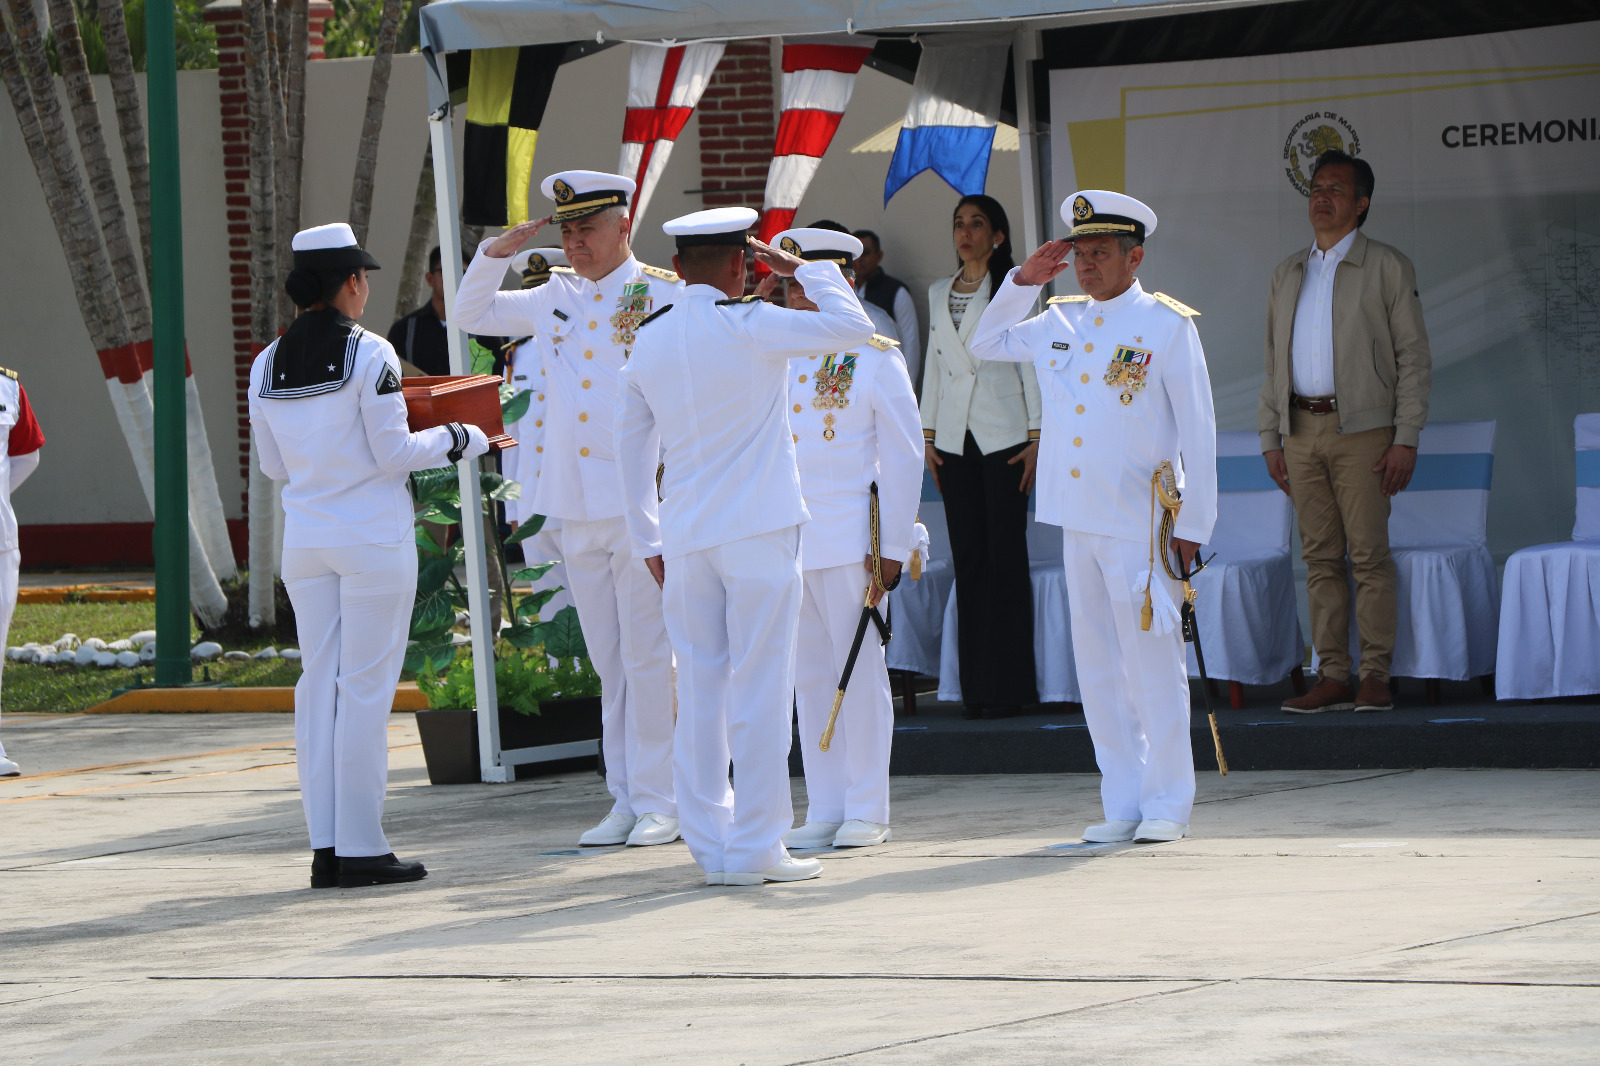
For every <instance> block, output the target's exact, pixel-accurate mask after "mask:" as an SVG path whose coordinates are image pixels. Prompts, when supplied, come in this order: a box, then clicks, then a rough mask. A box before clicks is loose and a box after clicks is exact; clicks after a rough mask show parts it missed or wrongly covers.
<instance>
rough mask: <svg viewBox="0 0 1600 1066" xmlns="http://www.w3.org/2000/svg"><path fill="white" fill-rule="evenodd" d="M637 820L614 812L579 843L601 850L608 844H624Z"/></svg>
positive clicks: (579, 840)
mask: <svg viewBox="0 0 1600 1066" xmlns="http://www.w3.org/2000/svg"><path fill="white" fill-rule="evenodd" d="M634 821H635V819H634V817H633V815H631V814H622V813H621V812H619V811H612V812H611V813H610V814H608V815H606V816H605V817H604V818H602V819H600V824H599V825H597V826H595V827H594V828H593V829H591V830H589V831H588V832H587V833H585V834H583V836H581V837H579V838H578V843H579V845H581V846H582V847H586V848H600V847H604V846H606V845H607V844H623V843H626V842H627V840H628V834H629V833H631V832H633V823H634Z"/></svg>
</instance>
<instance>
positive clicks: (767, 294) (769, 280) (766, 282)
mask: <svg viewBox="0 0 1600 1066" xmlns="http://www.w3.org/2000/svg"><path fill="white" fill-rule="evenodd" d="M782 280H783V279H782V278H780V277H779V276H778V275H776V274H768V275H767V276H766V277H764V278H762V279H761V281H760V283H759V284H758V285H756V295H757V296H759V297H761V298H762V299H763V300H768V299H771V298H772V294H773V293H775V292H777V291H778V282H780V281H782Z"/></svg>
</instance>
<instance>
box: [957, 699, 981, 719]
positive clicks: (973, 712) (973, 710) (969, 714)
mask: <svg viewBox="0 0 1600 1066" xmlns="http://www.w3.org/2000/svg"><path fill="white" fill-rule="evenodd" d="M961 717H963V718H965V719H966V720H967V721H969V722H970V721H972V720H974V719H977V718H982V717H983V708H982V707H980V706H978V705H977V704H976V703H963V704H962V705H961Z"/></svg>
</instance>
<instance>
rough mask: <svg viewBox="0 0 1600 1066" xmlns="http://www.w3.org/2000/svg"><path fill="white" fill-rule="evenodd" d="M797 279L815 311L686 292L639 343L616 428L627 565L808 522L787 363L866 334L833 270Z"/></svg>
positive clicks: (841, 347)
mask: <svg viewBox="0 0 1600 1066" xmlns="http://www.w3.org/2000/svg"><path fill="white" fill-rule="evenodd" d="M795 276H796V277H797V278H799V279H800V282H801V284H803V285H804V286H805V289H806V295H807V296H808V297H810V298H811V299H812V300H813V301H814V302H815V303H816V304H817V306H818V308H820V310H819V311H795V310H790V309H788V308H782V307H776V306H774V305H772V304H769V303H766V302H765V301H762V300H745V301H735V302H724V298H723V294H722V293H721V292H719V291H718V290H716V289H714V288H712V287H711V286H709V285H690V286H688V287H687V288H685V289H684V290H683V292H682V295H681V296H679V297H678V300H677V303H676V304H675V305H674V306H673V308H672V310H671V311H668V312H667V313H666V314H663V315H661V316H660V317H658V318H657V319H655V320H654V321H653V322H651V323H650V324H649V325H648V326H646V327H644V329H643V330H641V331H640V333H639V340H638V344H637V345H636V347H635V348H634V353H633V358H632V360H631V361H630V362H629V363H628V366H627V368H626V369H625V370H624V371H623V372H622V377H621V386H622V389H621V397H620V400H619V407H618V413H617V416H616V426H617V444H616V447H617V456H618V462H619V464H620V465H621V468H622V482H623V491H624V493H625V494H626V497H627V500H628V508H627V516H628V532H629V534H630V536H631V537H632V540H633V553H634V555H635V556H636V557H637V558H640V559H645V558H649V557H650V556H653V555H662V556H664V557H666V558H668V559H674V558H678V557H680V556H683V555H686V554H688V553H690V552H695V551H702V550H705V549H707V548H712V547H716V546H717V545H720V544H728V543H731V542H733V541H736V540H743V539H745V538H748V537H754V536H759V535H761V534H764V533H771V532H774V531H776V530H781V529H785V528H787V527H789V526H796V525H800V524H801V523H803V522H805V521H806V520H807V519H808V518H809V517H810V515H809V513H808V512H807V511H806V508H805V503H804V502H803V499H802V496H801V491H800V473H799V470H798V468H797V466H796V463H795V447H794V438H793V436H792V435H791V433H790V430H789V415H790V413H791V411H790V407H791V406H792V405H791V403H790V401H789V388H788V381H787V378H788V372H789V365H788V360H789V359H790V358H792V357H795V356H808V355H813V354H817V355H823V354H827V353H830V352H838V351H850V350H854V349H855V348H856V347H858V346H861V345H864V344H865V343H866V342H867V340H868V339H869V338H870V337H871V336H872V333H873V329H872V320H871V319H869V318H868V317H867V314H866V312H865V311H863V310H862V309H861V304H860V302H859V301H858V300H857V299H856V295H855V292H854V291H853V290H852V289H851V288H850V285H849V283H848V282H846V281H845V280H844V275H843V274H841V273H840V272H839V268H838V266H837V265H835V264H833V263H825V262H815V263H807V264H805V265H804V266H801V267H799V268H798V269H797V270H796V271H795ZM546 287H547V288H548V286H546ZM534 291H536V292H537V291H538V290H534ZM663 450H664V453H665V454H664V455H662V459H663V461H664V463H665V466H664V470H663V474H662V479H661V485H660V489H659V493H658V490H657V486H656V467H657V456H658V455H661V453H662V452H663ZM658 495H659V497H660V502H659V504H658V501H657V497H658Z"/></svg>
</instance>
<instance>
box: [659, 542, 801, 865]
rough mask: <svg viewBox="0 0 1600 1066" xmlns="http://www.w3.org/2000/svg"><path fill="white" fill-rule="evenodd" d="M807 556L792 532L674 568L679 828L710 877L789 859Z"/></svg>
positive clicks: (675, 562) (671, 615) (670, 597)
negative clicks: (793, 720)
mask: <svg viewBox="0 0 1600 1066" xmlns="http://www.w3.org/2000/svg"><path fill="white" fill-rule="evenodd" d="M799 549H800V529H799V527H798V526H790V527H788V528H787V529H782V530H779V531H777V532H775V533H766V534H763V535H761V536H756V537H747V538H745V539H744V540H736V541H733V542H731V543H729V544H719V545H717V546H716V547H714V548H707V549H705V550H704V551H697V552H690V553H689V554H688V555H685V556H682V557H681V558H677V559H669V560H667V575H666V588H665V592H666V609H667V610H666V613H667V632H668V633H669V634H670V635H671V637H672V650H673V652H674V653H675V654H676V655H677V659H678V730H677V746H676V750H675V752H674V755H673V776H674V778H675V780H676V781H677V785H678V823H679V826H680V828H681V829H682V831H683V839H684V841H685V842H686V843H687V844H688V845H689V853H690V854H691V855H693V856H694V861H695V862H697V863H699V864H700V867H701V869H703V870H707V871H713V870H723V871H727V870H733V871H737V872H741V873H754V872H756V871H759V870H765V869H766V868H767V867H769V866H773V865H775V864H777V863H778V862H779V861H780V860H781V859H782V858H783V856H784V855H785V854H786V852H785V849H784V847H783V842H782V837H783V834H784V833H786V832H788V830H789V828H790V826H791V825H792V824H793V823H794V806H793V803H792V801H791V799H790V794H789V735H790V726H789V722H790V718H789V710H790V707H791V706H792V701H793V698H794V656H795V631H796V629H798V628H799V623H800V597H801V578H800V562H799V558H798V555H799ZM730 759H731V760H732V763H733V774H734V786H735V787H729V784H728V764H729V761H730ZM735 788H736V789H737V792H735ZM736 795H737V799H735V796H736Z"/></svg>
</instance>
